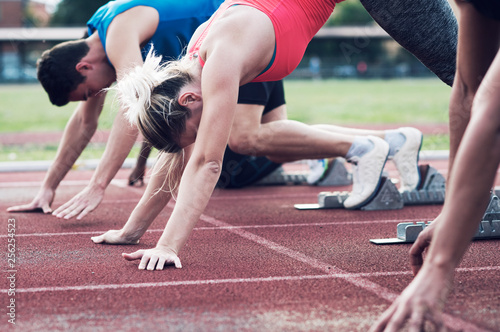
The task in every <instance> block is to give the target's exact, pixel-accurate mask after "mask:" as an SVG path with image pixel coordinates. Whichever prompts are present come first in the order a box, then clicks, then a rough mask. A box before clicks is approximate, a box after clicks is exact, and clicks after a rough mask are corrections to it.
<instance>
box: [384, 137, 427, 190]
mask: <svg viewBox="0 0 500 332" xmlns="http://www.w3.org/2000/svg"><path fill="white" fill-rule="evenodd" d="M398 130H399V132H400V133H401V134H403V135H404V136H405V138H406V141H405V143H404V144H403V145H402V146H401V147H400V148H399V149H398V150H396V152H395V153H394V156H393V157H392V158H391V159H392V161H393V162H394V164H395V165H396V168H397V169H398V172H399V176H400V178H401V186H400V187H399V190H400V191H401V192H403V191H412V190H415V189H416V188H417V186H418V184H419V182H420V171H419V169H418V156H419V153H420V148H421V147H422V132H421V131H420V130H418V129H416V128H411V127H403V128H399V129H398Z"/></svg>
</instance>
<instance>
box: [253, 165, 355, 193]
mask: <svg viewBox="0 0 500 332" xmlns="http://www.w3.org/2000/svg"><path fill="white" fill-rule="evenodd" d="M307 174H308V172H307V171H306V172H304V171H301V172H285V170H284V169H283V168H282V167H279V168H277V169H276V170H275V171H274V172H272V173H271V174H269V175H267V176H266V177H264V178H262V179H261V180H259V181H257V182H256V183H255V185H258V186H283V185H304V184H307ZM350 184H352V174H351V173H350V172H349V171H348V170H347V169H346V167H345V159H343V158H335V159H333V161H332V164H331V165H329V167H328V170H327V173H326V175H325V177H324V178H323V179H321V181H319V183H318V184H317V185H318V186H348V185H350Z"/></svg>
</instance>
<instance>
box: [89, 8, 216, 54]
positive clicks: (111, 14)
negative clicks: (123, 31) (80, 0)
mask: <svg viewBox="0 0 500 332" xmlns="http://www.w3.org/2000/svg"><path fill="white" fill-rule="evenodd" d="M222 2H223V0H116V1H110V2H108V3H107V4H105V5H104V6H102V7H100V8H99V9H98V10H97V11H96V12H95V13H94V15H92V17H91V18H90V20H89V21H88V22H87V27H88V33H89V35H91V34H92V33H94V31H96V30H97V33H98V34H99V38H100V39H101V43H102V46H103V47H104V51H106V32H107V30H108V27H109V25H110V24H111V22H112V21H113V19H114V18H115V17H116V16H117V15H119V14H121V13H123V12H124V11H127V10H129V9H130V8H133V7H136V6H148V7H153V8H155V9H156V10H157V11H158V14H159V17H160V20H159V22H158V27H157V29H156V32H155V34H154V35H153V37H151V39H150V40H149V42H148V43H147V45H146V46H145V47H143V48H142V50H141V52H142V57H143V59H145V58H146V55H147V53H148V51H149V50H150V48H151V46H152V45H153V46H154V49H155V51H156V52H157V53H159V54H161V55H162V56H163V57H164V60H172V59H176V58H177V57H178V56H179V55H180V54H181V52H182V51H183V49H184V47H186V46H187V44H188V43H189V40H190V39H191V36H192V34H193V33H194V31H195V30H196V28H198V26H199V25H200V24H202V23H203V22H205V21H206V20H208V19H209V18H210V16H211V15H212V14H213V13H214V12H215V11H216V10H217V8H218V7H219V5H220V4H221V3H222ZM151 44H152V45H151Z"/></svg>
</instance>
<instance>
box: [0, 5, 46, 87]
mask: <svg viewBox="0 0 500 332" xmlns="http://www.w3.org/2000/svg"><path fill="white" fill-rule="evenodd" d="M49 21H50V14H49V12H48V11H47V7H46V5H45V4H44V3H42V2H40V1H28V0H0V81H7V82H12V81H16V82H17V81H21V82H23V81H33V80H35V79H36V69H35V62H36V58H37V57H38V56H39V55H40V51H39V50H38V51H33V46H34V45H33V43H29V42H28V41H27V40H26V38H25V37H26V35H29V34H33V33H32V32H29V33H28V32H27V31H28V28H29V30H32V29H36V28H39V27H45V26H47V25H48V23H49ZM13 29H17V30H13ZM14 31H15V32H14ZM21 35H24V36H22V37H20V36H21ZM38 48H39V46H38Z"/></svg>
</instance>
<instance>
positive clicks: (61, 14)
mask: <svg viewBox="0 0 500 332" xmlns="http://www.w3.org/2000/svg"><path fill="white" fill-rule="evenodd" d="M107 2H108V1H106V0H62V1H61V2H60V3H59V5H58V6H57V10H56V12H55V13H54V15H53V16H52V19H51V20H50V25H51V26H85V24H86V23H87V21H88V20H89V18H90V17H91V16H92V15H93V14H94V12H95V11H96V10H97V9H98V8H99V7H101V6H102V5H104V4H105V3H107Z"/></svg>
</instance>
